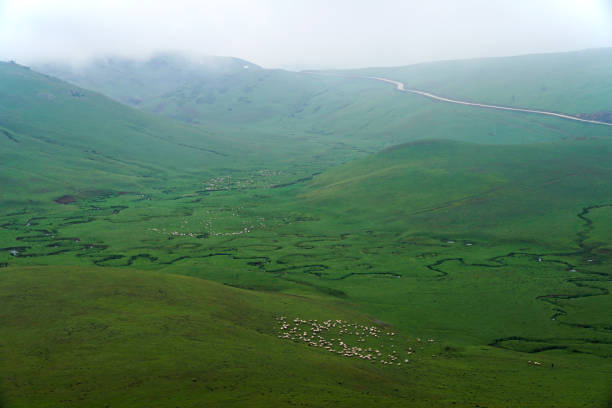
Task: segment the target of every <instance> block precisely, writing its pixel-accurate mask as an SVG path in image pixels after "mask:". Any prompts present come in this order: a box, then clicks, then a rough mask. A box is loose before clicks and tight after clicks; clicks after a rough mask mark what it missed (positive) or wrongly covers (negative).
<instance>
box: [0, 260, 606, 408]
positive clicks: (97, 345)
mask: <svg viewBox="0 0 612 408" xmlns="http://www.w3.org/2000/svg"><path fill="white" fill-rule="evenodd" d="M0 277H1V279H0V299H2V306H3V307H2V310H1V311H0V316H1V317H2V322H3V324H2V328H1V331H0V332H1V333H2V341H1V344H2V347H1V348H0V355H1V357H2V361H3V364H2V365H1V366H0V375H1V378H2V380H1V383H0V384H1V386H2V388H1V389H2V393H3V394H2V403H3V406H6V407H48V406H67V407H73V406H74V407H80V406H89V407H133V406H149V407H168V406H181V407H199V406H202V405H203V404H204V405H214V406H220V407H223V406H228V407H230V406H231V407H235V406H250V407H257V406H270V405H274V406H294V405H295V404H296V403H297V404H301V405H304V406H330V405H333V406H341V407H353V406H372V405H378V404H384V405H386V406H397V407H403V406H406V404H409V405H410V406H415V407H430V406H440V405H446V404H453V403H454V404H456V405H459V406H467V405H475V404H479V405H483V404H487V405H489V406H515V405H516V406H519V405H520V406H530V407H531V406H532V407H536V406H539V407H541V406H552V404H555V403H557V402H559V401H564V402H572V403H573V405H576V404H578V405H580V404H582V403H585V404H590V403H592V402H595V403H596V402H597V401H598V397H596V396H597V395H598V394H597V393H598V392H599V390H600V388H601V383H600V381H599V380H598V379H597V377H596V376H593V375H591V374H589V373H587V374H585V376H583V379H587V380H590V381H593V382H592V383H591V384H589V385H588V386H585V387H582V389H581V390H580V393H577V392H575V391H573V390H572V389H563V388H561V387H559V386H558V385H557V384H556V383H557V382H558V381H559V380H562V381H565V382H566V384H567V381H569V382H573V381H574V382H575V381H576V375H575V371H576V370H580V369H581V368H582V367H584V364H585V363H586V364H588V362H589V361H590V359H589V358H588V357H587V358H586V359H583V360H582V361H581V360H580V359H567V360H565V366H563V365H561V366H560V367H558V368H556V369H555V370H554V378H550V375H549V374H547V373H548V372H549V371H551V369H550V368H549V367H546V368H537V367H533V366H530V365H527V364H525V363H524V361H522V358H520V357H519V358H517V356H516V355H511V354H510V353H508V352H503V351H501V352H496V351H494V350H493V351H492V352H491V353H490V355H487V356H483V357H482V358H483V359H484V361H481V362H480V363H479V364H481V366H478V364H474V363H473V362H470V357H469V356H470V355H472V354H473V352H472V351H469V350H465V349H463V350H455V349H451V348H448V349H445V348H444V346H443V345H439V344H436V343H433V344H432V343H426V344H423V345H421V344H420V343H419V342H418V341H416V340H415V339H414V337H413V336H406V335H404V334H401V333H394V335H393V336H392V335H388V334H386V333H387V332H388V331H390V330H394V329H392V328H389V327H384V326H380V325H377V324H376V323H374V322H373V321H372V320H371V319H368V318H366V317H365V316H363V315H360V314H358V313H355V312H351V311H349V310H348V308H347V307H346V306H344V305H338V304H335V303H334V302H330V301H329V300H324V299H308V298H303V297H296V296H287V295H279V294H269V293H258V292H252V291H244V290H239V289H235V288H231V287H228V286H223V285H219V284H213V283H210V282H206V281H203V280H200V279H194V278H187V277H181V276H173V275H164V274H155V273H151V272H147V273H143V272H139V271H134V270H132V271H126V270H117V269H112V268H104V269H102V268H67V267H59V268H58V267H55V268H49V267H43V268H9V269H2V270H0ZM298 317H299V318H301V320H303V323H297V327H299V328H300V330H299V332H300V333H296V335H295V337H296V338H298V337H302V334H301V332H302V331H304V333H308V336H313V337H315V338H317V339H318V337H317V336H321V337H322V338H323V339H326V340H325V341H328V340H329V341H331V343H330V344H333V345H334V347H333V348H335V349H338V348H340V349H342V347H341V346H340V345H339V342H338V340H331V338H332V336H333V338H338V337H340V338H341V339H342V340H344V342H346V343H347V344H349V345H350V347H357V346H361V347H362V348H365V347H368V346H369V347H373V348H376V349H380V350H382V351H383V354H381V357H379V358H380V359H381V360H382V359H385V358H387V357H386V355H387V354H390V355H393V354H397V355H402V359H401V360H400V361H401V364H399V365H398V363H397V362H394V363H393V364H384V363H380V362H379V361H377V362H375V363H373V362H371V361H369V360H367V359H363V358H360V357H355V356H345V355H341V354H338V353H332V352H329V351H328V350H327V349H325V348H323V347H314V346H309V345H308V342H305V341H302V340H296V341H291V340H290V339H285V338H283V333H285V332H287V331H288V330H290V329H291V328H293V327H296V326H295V325H296V323H294V319H295V318H298ZM282 318H285V319H282ZM326 321H328V324H330V326H331V324H332V322H333V323H334V324H337V325H338V327H340V326H342V327H346V328H347V331H350V333H345V334H342V331H340V332H338V330H345V329H339V328H333V327H331V328H330V329H329V330H327V329H323V330H322V331H319V332H317V331H313V327H321V326H323V327H326V326H325V323H324V322H326ZM284 322H286V324H287V326H288V329H282V327H283V324H284ZM338 322H339V323H338ZM365 326H367V327H368V331H370V330H375V331H376V332H377V333H379V335H378V337H374V336H367V335H363V334H360V335H358V336H355V335H354V334H355V333H353V330H356V329H360V328H361V327H365ZM317 330H319V329H317ZM317 333H318V334H317ZM360 337H367V339H368V340H367V343H365V344H362V343H360V342H359V338H360ZM410 346H412V347H410ZM408 347H410V350H414V351H412V352H411V354H408V350H409V349H408ZM394 349H396V350H394ZM345 353H346V352H345ZM440 353H441V354H440ZM431 354H440V356H441V357H442V360H439V359H438V360H437V359H436V358H435V357H430V355H431ZM374 355H377V353H376V352H374ZM404 355H405V356H406V357H407V358H409V362H408V363H405V362H404V361H403V360H404V358H403V356H404ZM494 361H497V365H496V366H495V367H490V368H487V363H489V364H493V363H494ZM501 361H503V364H504V365H505V366H504V365H501V364H500V362H501ZM572 371H574V374H572ZM493 372H495V375H496V376H499V378H512V377H513V376H515V377H521V378H522V380H521V381H520V382H524V383H535V384H537V385H538V386H539V387H541V388H542V390H544V391H543V392H539V393H534V394H532V395H521V394H519V393H515V394H514V395H512V394H510V393H509V392H508V390H507V389H506V388H507V387H508V386H507V385H503V384H501V383H499V382H498V381H497V382H496V381H495V380H494V379H491V377H490V375H491V374H493ZM475 377H477V378H478V379H479V380H478V381H474V378H475ZM481 378H482V379H481ZM513 385H516V381H513V382H511V385H510V389H514V387H513ZM458 390H460V391H459V392H458ZM548 393H550V394H548ZM547 394H548V395H547Z"/></svg>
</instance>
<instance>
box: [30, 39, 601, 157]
mask: <svg viewBox="0 0 612 408" xmlns="http://www.w3.org/2000/svg"><path fill="white" fill-rule="evenodd" d="M609 54H610V53H609V52H608V51H607V50H598V51H592V52H584V53H570V54H552V55H548V56H541V57H539V56H526V57H510V58H507V59H484V60H473V61H456V62H454V61H450V62H439V63H432V64H424V65H414V66H408V67H400V68H389V69H367V70H350V71H340V72H333V73H332V74H334V75H326V74H328V73H296V72H289V71H283V70H274V69H264V68H261V67H258V66H257V65H255V64H252V63H250V62H246V61H243V60H238V59H233V58H225V57H208V58H203V59H189V58H187V57H182V56H180V55H174V54H165V55H159V56H156V57H152V58H151V59H149V60H144V61H138V60H129V59H121V58H114V59H106V60H98V61H94V62H91V63H90V64H89V65H85V66H83V67H80V68H71V67H67V66H63V67H62V66H61V65H57V64H55V65H53V64H47V65H39V66H37V67H36V69H40V70H43V72H47V73H50V74H52V75H57V76H59V77H60V78H62V79H65V80H67V81H69V82H72V83H75V84H77V85H79V86H83V87H85V88H89V89H93V90H96V91H99V92H102V93H104V94H106V95H108V96H109V97H111V98H114V99H117V100H120V101H122V102H124V103H128V104H131V105H132V106H134V107H138V108H139V109H141V110H145V111H148V112H151V113H155V114H158V115H163V116H168V117H171V118H174V119H179V120H182V121H187V122H190V123H193V124H200V125H202V126H204V127H206V128H207V129H214V130H215V131H217V132H220V133H231V134H233V135H240V136H241V137H245V138H255V139H256V140H258V141H262V140H266V141H267V140H271V138H277V139H275V143H276V142H278V143H276V145H277V146H278V145H283V141H285V142H286V143H287V142H288V143H290V144H293V145H295V144H299V145H301V146H302V148H301V149H300V151H302V152H305V151H309V152H314V151H316V153H315V155H317V154H321V152H322V150H326V149H334V150H335V151H336V152H338V151H340V150H349V151H352V152H353V153H359V151H363V152H370V153H371V152H376V151H379V150H381V149H382V148H385V147H389V146H393V145H396V144H401V143H406V142H410V141H414V140H419V139H424V138H432V139H440V138H441V139H453V140H462V141H468V142H474V141H475V142H479V143H489V144H516V143H530V142H534V141H547V140H559V139H567V138H570V139H571V138H580V137H585V136H586V137H589V136H593V135H600V134H602V130H601V129H598V128H597V127H584V126H574V125H573V124H571V123H566V122H565V121H563V120H559V119H549V118H539V117H534V116H530V115H525V114H521V113H509V112H494V111H487V112H484V111H482V110H478V109H475V108H470V107H462V106H457V105H448V104H443V103H439V102H435V101H431V100H428V99H427V98H424V97H421V96H418V95H410V94H402V93H399V92H394V91H393V89H392V87H391V86H390V85H387V84H383V83H380V82H377V81H372V80H367V79H363V78H359V77H355V76H363V75H366V76H367V75H380V76H385V75H386V76H388V77H390V78H396V79H399V80H403V81H405V82H406V84H407V86H408V87H416V88H419V89H425V90H431V91H432V92H440V93H442V94H443V95H449V96H455V97H465V98H466V99H472V100H477V101H480V98H481V99H482V101H483V102H491V103H499V104H509V103H508V102H507V100H506V99H507V97H508V92H509V89H510V87H509V86H506V85H511V84H512V81H515V82H516V83H517V86H519V85H520V86H521V87H523V88H521V89H523V91H524V92H526V93H525V95H524V97H521V100H520V101H518V102H516V103H515V105H517V106H525V107H533V108H540V109H551V110H559V111H561V112H566V113H581V112H587V113H588V112H600V111H606V110H607V109H609V107H607V105H606V103H607V101H608V100H607V99H606V98H605V95H606V92H607V91H606V89H607V88H606V86H607V85H606V83H607V82H606V81H607V77H606V75H605V73H606V72H607V70H606V69H607V68H606V67H608V65H609V63H610V62H609ZM531 60H535V61H536V62H537V63H536V62H534V63H531V64H529V63H528V62H529V61H531ZM558 60H563V61H564V63H563V64H562V63H560V62H559V61H558ZM245 66H246V67H249V68H248V69H245V68H244V67H245ZM218 67H223V69H219V68H218ZM572 67H573V68H572ZM551 70H553V72H557V71H559V73H558V74H555V76H551V75H550V74H549V73H550V72H551ZM580 70H582V71H580ZM517 71H519V73H517ZM528 72H529V73H530V74H529V75H527V73H528ZM581 72H589V75H588V76H587V75H583V74H581ZM337 74H340V76H338V75H337ZM343 75H346V76H343ZM551 78H558V79H557V80H556V82H555V83H556V84H557V85H555V87H554V89H553V88H551V90H550V92H549V93H548V94H547V95H549V99H550V100H555V101H563V100H565V101H567V100H572V101H574V106H569V105H567V104H566V105H558V106H552V105H551V104H550V103H548V102H546V103H544V102H545V101H543V100H541V98H540V93H541V91H540V88H541V87H542V86H540V85H538V87H537V92H535V91H534V88H533V85H532V82H533V81H536V80H537V81H545V80H552V79H551ZM585 78H589V79H588V80H587V79H585ZM530 81H531V82H530ZM440 84H444V86H446V87H453V86H454V87H463V88H464V89H469V90H472V91H474V92H476V90H478V89H482V90H486V92H488V95H485V94H483V93H482V92H481V93H475V94H473V95H466V94H464V93H461V92H458V91H457V92H455V91H453V89H450V88H449V89H444V88H440V86H439V85H440ZM483 84H485V85H483ZM578 84H580V85H578ZM457 89H459V88H457ZM534 92H535V93H534ZM585 95H586V96H585ZM593 95H599V97H596V98H594V97H593ZM133 98H136V99H133ZM576 98H578V99H579V100H577V99H576ZM580 98H582V99H580ZM541 102H542V103H541ZM577 106H580V107H581V108H580V109H574V107H577ZM305 144H306V145H305ZM307 145H310V146H307Z"/></svg>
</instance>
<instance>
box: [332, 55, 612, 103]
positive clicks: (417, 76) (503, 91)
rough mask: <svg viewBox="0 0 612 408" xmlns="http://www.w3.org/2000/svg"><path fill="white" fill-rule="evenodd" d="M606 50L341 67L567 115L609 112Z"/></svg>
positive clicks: (610, 61)
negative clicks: (364, 67)
mask: <svg viewBox="0 0 612 408" xmlns="http://www.w3.org/2000/svg"><path fill="white" fill-rule="evenodd" d="M610 68H612V49H611V48H601V49H593V50H585V51H577V52H566V53H556V54H534V55H523V56H516V57H503V58H485V59H473V60H462V61H440V62H432V63H425V64H417V65H410V66H405V67H394V68H368V69H363V70H351V71H343V72H345V73H348V74H359V75H376V76H383V77H386V78H391V79H395V80H398V81H403V82H404V83H405V84H406V87H407V88H409V89H421V90H426V91H429V92H433V93H436V94H439V95H444V96H448V97H454V98H460V99H465V100H469V101H476V102H482V103H491V104H498V105H505V106H517V107H524V108H532V109H540V110H552V111H556V112H564V113H569V114H580V113H596V112H601V111H607V112H610V111H611V110H612V104H611V102H610V92H612V81H611V80H610V75H609V74H608V73H609V72H610Z"/></svg>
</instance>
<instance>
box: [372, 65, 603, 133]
mask: <svg viewBox="0 0 612 408" xmlns="http://www.w3.org/2000/svg"><path fill="white" fill-rule="evenodd" d="M363 78H368V79H375V80H377V81H382V82H387V83H389V84H393V85H395V87H396V89H397V90H398V91H400V92H408V93H413V94H417V95H421V96H425V97H427V98H431V99H435V100H437V101H442V102H449V103H456V104H459V105H467V106H476V107H479V108H489V109H499V110H506V111H515V112H527V113H535V114H538V115H547V116H555V117H558V118H562V119H569V120H574V121H577V122H584V123H593V124H596V125H604V126H612V123H607V122H600V121H598V120H588V119H582V118H579V117H576V116H571V115H564V114H562V113H555V112H547V111H541V110H533V109H524V108H511V107H508V106H497V105H487V104H484V103H476V102H466V101H462V100H458V99H450V98H444V97H442V96H438V95H434V94H432V93H429V92H424V91H418V90H416V89H406V87H405V85H404V83H403V82H400V81H394V80H393V79H388V78H381V77H373V76H371V77H363Z"/></svg>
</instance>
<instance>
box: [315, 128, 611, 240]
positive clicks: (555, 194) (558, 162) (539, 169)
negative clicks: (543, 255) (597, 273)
mask: <svg viewBox="0 0 612 408" xmlns="http://www.w3.org/2000/svg"><path fill="white" fill-rule="evenodd" d="M611 149H612V141H611V140H610V139H608V138H604V139H595V140H594V139H591V140H583V141H567V142H555V143H540V144H532V145H529V146H494V145H475V144H467V143H460V142H451V141H421V142H414V143H410V144H405V145H400V146H396V147H393V148H390V149H387V150H385V151H383V152H381V153H379V154H376V155H372V156H370V157H368V158H365V159H362V160H359V161H354V162H351V163H348V164H346V165H344V166H340V167H337V168H335V169H332V170H330V171H328V172H326V173H325V174H323V175H320V176H318V177H317V178H316V179H315V181H313V182H312V183H311V186H310V188H309V190H308V192H307V193H306V194H305V195H304V197H305V198H306V199H307V200H309V201H310V202H311V203H312V205H313V206H316V207H317V208H321V207H323V208H325V209H326V210H327V211H330V212H336V211H338V212H341V213H342V214H343V217H342V218H343V219H344V220H346V221H347V222H351V220H353V219H355V218H358V219H360V224H361V225H364V226H375V225H380V226H382V225H384V226H385V227H386V228H389V227H392V228H393V227H395V228H398V229H404V230H405V229H408V230H413V229H414V230H421V231H422V230H425V229H433V230H435V231H439V232H442V231H449V233H450V232H451V231H452V233H461V234H463V233H468V232H470V231H472V232H475V231H477V232H478V233H479V234H485V235H486V234H493V235H499V236H500V237H501V236H504V237H507V238H516V239H519V238H521V237H522V236H527V235H528V236H531V237H532V238H540V239H542V241H547V242H550V243H552V242H554V241H555V240H556V239H564V238H561V237H567V236H569V235H571V231H572V230H573V228H575V224H576V223H577V222H579V221H580V220H579V219H576V220H575V222H572V223H555V222H552V221H553V220H555V219H559V220H563V219H565V218H566V217H568V216H571V215H574V214H577V213H579V212H580V210H581V209H582V208H584V207H587V206H589V205H596V204H605V203H607V202H608V201H610V199H611V197H612V186H611V185H610V183H609V182H608V180H610V177H611V176H612V164H611V163H610V161H609V160H608V157H609V155H610V154H611ZM551 228H552V229H551ZM538 231H546V232H545V233H543V234H542V233H539V232H538ZM563 242H566V241H563Z"/></svg>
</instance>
